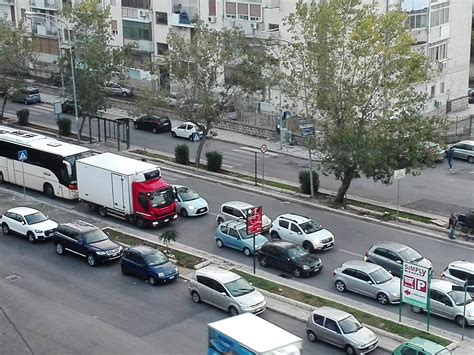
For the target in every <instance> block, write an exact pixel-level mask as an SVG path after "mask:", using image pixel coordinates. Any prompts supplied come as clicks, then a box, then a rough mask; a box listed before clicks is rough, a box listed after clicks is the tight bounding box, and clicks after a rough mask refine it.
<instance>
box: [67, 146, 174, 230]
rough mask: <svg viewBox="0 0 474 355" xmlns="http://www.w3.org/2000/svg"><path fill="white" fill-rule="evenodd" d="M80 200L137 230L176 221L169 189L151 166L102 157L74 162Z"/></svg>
mask: <svg viewBox="0 0 474 355" xmlns="http://www.w3.org/2000/svg"><path fill="white" fill-rule="evenodd" d="M76 170H77V188H78V192H79V199H80V200H82V201H84V202H87V203H88V204H89V206H90V207H92V208H94V209H98V211H99V214H100V215H101V216H103V217H105V216H106V215H108V214H110V215H113V216H115V217H119V218H123V219H126V220H128V221H130V222H132V223H136V224H137V226H139V227H141V228H144V227H147V226H157V225H159V224H162V223H167V222H170V221H172V220H175V219H176V217H177V214H176V200H175V194H174V191H173V188H172V186H170V185H168V184H167V183H166V182H165V181H164V180H163V178H162V177H161V171H160V168H159V167H158V166H156V165H154V164H150V163H147V162H144V161H140V160H135V159H131V158H127V157H124V156H122V155H117V154H112V153H103V154H99V155H94V156H91V157H87V158H83V159H79V160H77V162H76Z"/></svg>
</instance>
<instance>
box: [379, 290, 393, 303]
mask: <svg viewBox="0 0 474 355" xmlns="http://www.w3.org/2000/svg"><path fill="white" fill-rule="evenodd" d="M377 301H378V302H379V303H380V304H383V305H386V304H389V303H390V302H389V300H388V297H387V295H386V294H385V293H383V292H379V293H378V294H377Z"/></svg>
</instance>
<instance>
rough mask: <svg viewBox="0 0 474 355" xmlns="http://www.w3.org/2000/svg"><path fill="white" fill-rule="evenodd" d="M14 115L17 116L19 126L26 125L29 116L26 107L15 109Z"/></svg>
mask: <svg viewBox="0 0 474 355" xmlns="http://www.w3.org/2000/svg"><path fill="white" fill-rule="evenodd" d="M16 117H17V118H18V123H19V124H20V125H21V126H28V123H29V122H28V120H29V118H30V110H28V109H27V108H23V109H21V110H18V111H16Z"/></svg>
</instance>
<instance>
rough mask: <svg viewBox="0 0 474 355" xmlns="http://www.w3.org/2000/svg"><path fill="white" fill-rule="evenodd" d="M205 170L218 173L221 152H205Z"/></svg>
mask: <svg viewBox="0 0 474 355" xmlns="http://www.w3.org/2000/svg"><path fill="white" fill-rule="evenodd" d="M206 159H207V170H209V171H213V172H215V173H218V172H219V171H220V170H221V167H222V154H221V153H219V152H216V151H213V152H207V153H206Z"/></svg>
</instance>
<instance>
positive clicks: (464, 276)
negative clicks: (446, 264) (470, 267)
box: [449, 269, 468, 280]
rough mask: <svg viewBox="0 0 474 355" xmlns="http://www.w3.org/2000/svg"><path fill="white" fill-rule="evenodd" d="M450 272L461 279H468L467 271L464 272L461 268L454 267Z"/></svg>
mask: <svg viewBox="0 0 474 355" xmlns="http://www.w3.org/2000/svg"><path fill="white" fill-rule="evenodd" d="M449 273H450V274H451V275H452V276H454V277H456V278H458V279H460V280H466V279H467V278H468V274H467V272H464V271H461V270H456V269H453V270H450V271H449Z"/></svg>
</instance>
